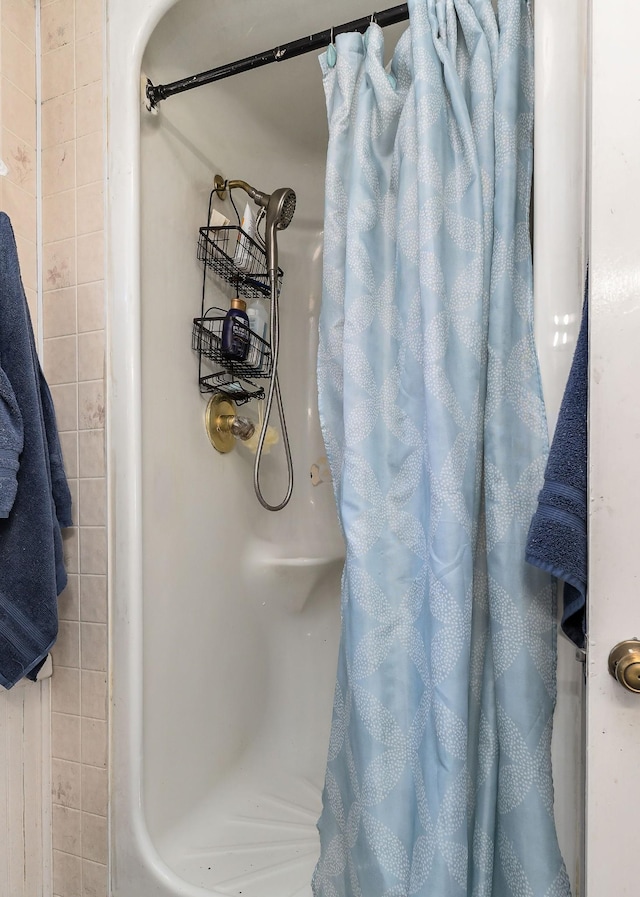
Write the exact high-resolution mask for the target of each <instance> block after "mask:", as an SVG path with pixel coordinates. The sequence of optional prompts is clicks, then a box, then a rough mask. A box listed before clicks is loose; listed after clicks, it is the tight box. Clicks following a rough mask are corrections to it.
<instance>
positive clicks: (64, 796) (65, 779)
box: [51, 759, 82, 810]
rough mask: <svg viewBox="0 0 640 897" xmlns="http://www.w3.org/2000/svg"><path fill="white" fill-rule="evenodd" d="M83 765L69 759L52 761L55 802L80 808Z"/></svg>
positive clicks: (52, 783) (53, 796) (52, 789)
mask: <svg viewBox="0 0 640 897" xmlns="http://www.w3.org/2000/svg"><path fill="white" fill-rule="evenodd" d="M81 783H82V766H81V765H80V763H71V762H69V761H68V760H55V759H54V760H52V761H51V785H52V788H51V793H52V798H53V802H54V804H61V806H63V807H73V808H75V809H76V810H79V809H80V795H81V791H80V789H81V787H82V784H81Z"/></svg>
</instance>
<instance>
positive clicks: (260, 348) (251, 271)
mask: <svg viewBox="0 0 640 897" xmlns="http://www.w3.org/2000/svg"><path fill="white" fill-rule="evenodd" d="M214 193H215V190H212V191H211V194H210V196H209V210H208V214H207V221H210V220H211V208H212V200H213V196H214ZM238 247H241V252H238ZM197 257H198V260H199V261H201V262H202V269H203V274H202V305H201V312H200V317H198V318H194V319H193V329H192V338H191V347H192V349H194V350H195V351H196V352H197V353H198V382H199V385H200V392H202V393H208V392H221V393H223V394H224V395H226V396H228V397H229V398H231V399H233V401H234V402H235V403H236V405H243V404H244V403H245V402H248V401H250V400H251V399H263V398H264V388H263V387H262V386H259V385H257V384H256V383H254V382H253V381H254V380H259V379H262V378H266V377H270V376H271V369H272V359H271V346H270V344H269V343H268V342H267V341H265V340H263V339H261V338H260V337H259V336H258V335H257V334H255V333H253V331H251V330H249V331H248V339H249V350H248V352H247V357H246V358H245V360H244V361H240V362H239V361H236V360H233V359H230V358H228V357H226V356H225V354H224V352H223V350H222V327H223V324H224V319H225V315H226V310H225V309H222V308H218V307H216V306H212V307H207V305H206V289H207V272H208V271H212V272H213V273H214V274H215V275H216V276H217V277H218V278H220V279H221V280H222V281H224V282H225V283H228V284H230V285H231V286H232V287H233V288H234V290H235V292H236V295H237V296H239V297H240V298H242V299H245V300H254V299H259V300H262V301H266V302H268V301H269V300H270V297H271V286H270V282H269V272H268V270H267V257H266V252H265V249H264V247H263V246H261V245H260V244H259V243H258V241H257V240H255V239H253V238H252V237H250V236H249V235H248V234H246V233H245V231H243V230H242V228H241V227H240V226H238V225H226V226H223V227H201V228H200V229H199V233H198V250H197ZM238 260H240V261H241V264H239V263H238ZM283 276H284V275H283V272H282V269H281V268H278V275H277V278H278V279H277V290H278V293H279V292H280V289H281V287H282V278H283Z"/></svg>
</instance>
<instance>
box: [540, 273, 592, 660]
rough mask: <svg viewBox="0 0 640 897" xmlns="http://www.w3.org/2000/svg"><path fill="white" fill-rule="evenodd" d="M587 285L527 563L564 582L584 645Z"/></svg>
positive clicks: (567, 627) (570, 628)
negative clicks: (580, 321)
mask: <svg viewBox="0 0 640 897" xmlns="http://www.w3.org/2000/svg"><path fill="white" fill-rule="evenodd" d="M588 330H589V324H588V287H587V288H586V289H585V299H584V307H583V311H582V323H581V326H580V333H579V335H578V342H577V344H576V349H575V354H574V356H573V363H572V365H571V370H570V372H569V379H568V380H567V386H566V389H565V393H564V397H563V399H562V405H561V406H560V414H559V416H558V423H557V425H556V430H555V433H554V435H553V441H552V443H551V449H550V452H549V458H548V461H547V468H546V471H545V477H544V485H543V487H542V490H541V492H540V495H539V496H538V509H537V511H536V513H535V514H534V516H533V520H532V521H531V526H530V528H529V535H528V538H527V549H526V555H525V556H526V559H527V561H528V562H529V563H530V564H533V565H534V566H535V567H541V568H542V569H543V570H546V571H547V572H548V573H552V574H553V575H554V576H557V577H558V579H562V580H564V603H563V613H562V624H561V625H562V630H563V632H564V633H565V635H567V636H568V637H569V638H570V639H571V641H572V642H574V643H575V644H576V645H577V646H578V647H579V648H584V645H585V610H586V597H587V400H588V363H589V358H588Z"/></svg>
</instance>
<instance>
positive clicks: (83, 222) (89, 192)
mask: <svg viewBox="0 0 640 897" xmlns="http://www.w3.org/2000/svg"><path fill="white" fill-rule="evenodd" d="M77 215H78V233H79V234H90V233H93V232H94V231H103V230H104V198H103V191H102V181H96V182H95V183H93V184H87V185H86V186H84V187H78V192H77Z"/></svg>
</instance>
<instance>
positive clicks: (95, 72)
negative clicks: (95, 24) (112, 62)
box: [76, 31, 103, 87]
mask: <svg viewBox="0 0 640 897" xmlns="http://www.w3.org/2000/svg"><path fill="white" fill-rule="evenodd" d="M102 63H103V54H102V33H101V32H100V31H95V32H94V33H93V34H90V35H89V36H88V37H85V38H83V39H82V40H79V41H77V42H76V86H77V87H84V86H85V85H86V84H92V83H93V82H94V81H101V80H102V75H103V71H102V69H103V64H102Z"/></svg>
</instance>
